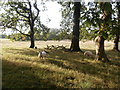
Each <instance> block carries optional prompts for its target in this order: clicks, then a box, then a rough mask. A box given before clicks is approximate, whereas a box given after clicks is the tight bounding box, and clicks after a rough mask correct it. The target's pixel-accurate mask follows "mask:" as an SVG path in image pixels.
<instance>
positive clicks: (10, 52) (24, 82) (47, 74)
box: [1, 40, 120, 88]
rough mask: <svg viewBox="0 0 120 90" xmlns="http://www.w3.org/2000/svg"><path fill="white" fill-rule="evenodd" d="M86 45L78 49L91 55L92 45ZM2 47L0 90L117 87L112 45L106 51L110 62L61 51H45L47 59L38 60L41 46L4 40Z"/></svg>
mask: <svg viewBox="0 0 120 90" xmlns="http://www.w3.org/2000/svg"><path fill="white" fill-rule="evenodd" d="M23 43H24V45H22V44H23ZM39 43H40V44H39ZM60 43H63V41H62V42H57V41H56V42H54V41H51V42H50V41H49V43H47V42H42V43H41V42H37V45H38V46H39V45H46V44H48V45H50V44H51V45H52V44H54V45H57V44H58V45H59V44H60ZM69 43H70V42H68V43H67V42H66V43H65V44H64V43H63V45H68V46H69ZM88 43H91V42H85V43H81V49H82V50H83V51H86V50H91V51H93V53H94V54H95V48H94V46H91V47H90V45H88ZM2 44H3V46H2V52H1V54H3V57H2V71H3V72H2V74H3V75H2V87H3V88H120V84H119V82H120V54H119V53H118V52H116V51H112V50H111V47H112V46H110V47H107V49H106V53H107V55H108V58H109V59H110V61H111V62H109V63H102V62H99V61H95V60H93V58H87V57H85V56H84V55H83V53H80V52H68V51H63V50H46V51H48V52H49V53H48V55H47V58H46V59H39V58H38V57H37V54H38V51H42V50H43V48H41V47H42V46H40V48H39V47H38V49H30V48H27V46H29V42H10V41H4V40H3V41H2ZM19 44H20V45H19ZM92 44H93V45H94V43H91V45H92ZM108 44H109V43H108ZM108 44H107V43H106V45H108ZM85 45H86V47H85ZM109 45H111V44H109Z"/></svg>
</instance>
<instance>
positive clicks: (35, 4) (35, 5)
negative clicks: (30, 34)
mask: <svg viewBox="0 0 120 90" xmlns="http://www.w3.org/2000/svg"><path fill="white" fill-rule="evenodd" d="M34 8H35V9H36V10H37V15H36V16H35V18H34V21H35V20H36V19H37V17H38V15H39V12H40V10H39V9H38V7H37V3H36V1H35V3H34Z"/></svg>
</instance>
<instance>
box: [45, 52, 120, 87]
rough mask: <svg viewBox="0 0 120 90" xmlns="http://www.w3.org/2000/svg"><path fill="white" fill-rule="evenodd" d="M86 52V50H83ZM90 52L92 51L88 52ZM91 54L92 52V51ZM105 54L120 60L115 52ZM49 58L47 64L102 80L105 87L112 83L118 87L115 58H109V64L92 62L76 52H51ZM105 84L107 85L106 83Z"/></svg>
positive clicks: (118, 72)
mask: <svg viewBox="0 0 120 90" xmlns="http://www.w3.org/2000/svg"><path fill="white" fill-rule="evenodd" d="M84 51H87V50H84ZM90 51H92V50H90ZM92 52H93V53H95V52H94V50H93V51H92ZM106 52H107V54H110V55H112V54H113V53H114V54H115V55H114V56H116V57H117V58H120V57H119V56H118V55H116V53H117V52H114V51H106ZM50 56H51V58H52V59H49V60H47V61H46V62H47V63H51V64H53V65H57V66H58V67H61V68H64V69H70V70H74V71H76V70H77V71H78V72H82V73H84V74H88V75H92V76H94V77H97V78H101V79H103V81H104V82H103V83H104V84H105V87H110V85H109V86H108V85H107V84H109V82H112V83H114V84H116V87H118V86H119V81H120V80H119V78H120V76H119V75H120V70H119V69H120V60H117V61H116V60H114V58H116V57H114V56H113V57H109V56H108V57H109V58H110V59H111V62H109V63H102V62H98V61H94V63H92V62H91V61H93V59H91V58H86V57H85V56H84V55H83V54H81V53H77V52H70V53H69V52H64V51H59V52H58V51H52V53H51V55H50ZM64 61H67V62H69V65H65V64H64ZM106 82H107V83H106Z"/></svg>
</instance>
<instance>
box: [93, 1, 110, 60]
mask: <svg viewBox="0 0 120 90" xmlns="http://www.w3.org/2000/svg"><path fill="white" fill-rule="evenodd" d="M100 9H101V10H102V17H101V23H100V27H99V29H100V30H99V35H98V36H97V37H96V38H95V43H96V59H97V60H100V61H105V62H108V61H109V60H108V58H107V56H106V54H105V49H104V41H105V39H106V38H107V35H108V34H107V32H108V28H109V25H110V21H111V14H112V13H111V12H112V5H111V4H110V3H109V2H100Z"/></svg>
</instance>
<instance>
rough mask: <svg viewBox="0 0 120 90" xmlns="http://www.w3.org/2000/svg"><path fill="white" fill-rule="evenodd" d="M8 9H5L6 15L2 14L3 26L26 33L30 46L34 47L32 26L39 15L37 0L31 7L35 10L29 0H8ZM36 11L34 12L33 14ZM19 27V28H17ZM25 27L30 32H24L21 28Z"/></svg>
mask: <svg viewBox="0 0 120 90" xmlns="http://www.w3.org/2000/svg"><path fill="white" fill-rule="evenodd" d="M6 5H7V6H8V8H9V9H8V10H7V9H6V12H7V13H6V15H5V14H4V15H5V16H4V15H2V17H3V18H4V20H3V25H4V27H5V28H11V29H13V30H15V31H18V32H20V33H21V34H23V35H26V36H28V37H30V40H31V45H30V48H34V46H35V42H34V33H35V32H34V26H35V21H36V19H37V18H38V15H39V9H38V7H37V2H36V0H35V2H34V4H33V7H34V9H35V10H36V12H34V11H33V8H32V4H31V2H30V1H29V0H27V1H26V2H21V1H9V2H8V3H7V4H6ZM35 13H36V14H35ZM18 27H19V28H18ZM25 27H27V28H26V30H27V31H28V27H29V30H30V31H29V32H30V34H25V32H23V31H25V30H23V28H25Z"/></svg>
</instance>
